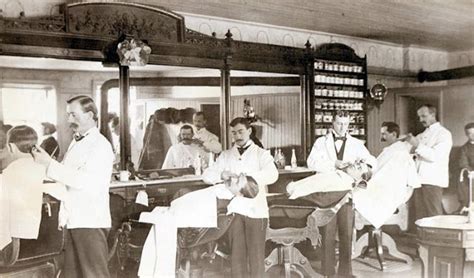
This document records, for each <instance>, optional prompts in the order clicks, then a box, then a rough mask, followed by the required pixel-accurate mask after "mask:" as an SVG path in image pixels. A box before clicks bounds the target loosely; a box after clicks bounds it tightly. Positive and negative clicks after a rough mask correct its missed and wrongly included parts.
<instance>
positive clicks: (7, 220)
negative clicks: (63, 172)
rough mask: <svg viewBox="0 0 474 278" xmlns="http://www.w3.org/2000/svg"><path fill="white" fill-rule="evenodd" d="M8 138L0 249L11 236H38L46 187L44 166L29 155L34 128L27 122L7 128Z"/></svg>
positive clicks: (0, 197) (1, 195) (0, 196)
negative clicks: (27, 124) (44, 183)
mask: <svg viewBox="0 0 474 278" xmlns="http://www.w3.org/2000/svg"><path fill="white" fill-rule="evenodd" d="M7 138H8V139H7V151H8V155H9V159H8V161H9V164H8V165H7V166H6V168H5V169H4V170H3V174H2V186H1V188H0V205H1V208H0V219H1V225H0V226H1V231H0V249H2V248H3V247H4V246H5V245H7V244H8V243H9V242H10V241H11V238H22V239H36V238H37V237H38V232H39V226H40V222H41V206H42V202H43V192H44V190H45V189H46V186H45V185H43V180H44V178H45V172H46V170H45V167H44V166H42V165H41V164H38V163H36V162H35V161H34V159H33V156H32V155H31V151H32V148H33V147H34V145H35V144H36V143H37V142H38V135H37V134H36V132H35V131H34V129H33V128H31V127H29V126H26V125H21V126H16V127H14V128H12V129H11V130H10V131H9V132H8V136H7ZM52 186H53V185H51V187H52ZM48 187H50V186H48Z"/></svg>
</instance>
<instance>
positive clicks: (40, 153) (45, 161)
mask: <svg viewBox="0 0 474 278" xmlns="http://www.w3.org/2000/svg"><path fill="white" fill-rule="evenodd" d="M31 154H32V155H33V157H34V159H35V162H36V163H39V164H41V165H43V166H45V167H48V166H49V164H50V163H51V160H53V159H52V158H51V157H50V156H49V154H48V153H47V152H46V151H45V150H44V149H43V148H41V147H40V146H38V145H35V146H34V148H33V149H32V150H31Z"/></svg>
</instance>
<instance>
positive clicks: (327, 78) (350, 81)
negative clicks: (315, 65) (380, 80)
mask: <svg viewBox="0 0 474 278" xmlns="http://www.w3.org/2000/svg"><path fill="white" fill-rule="evenodd" d="M314 82H316V83H327V84H335V85H346V86H364V84H365V81H364V76H348V75H345V74H330V73H324V74H323V73H318V72H316V73H315V74H314Z"/></svg>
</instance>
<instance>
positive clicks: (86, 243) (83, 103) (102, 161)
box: [33, 95, 114, 278]
mask: <svg viewBox="0 0 474 278" xmlns="http://www.w3.org/2000/svg"><path fill="white" fill-rule="evenodd" d="M66 110H67V115H68V122H69V126H70V127H71V129H72V130H73V131H74V139H73V140H72V142H71V144H70V145H69V148H68V150H67V152H66V154H65V155H64V160H63V161H62V163H59V162H57V161H56V160H54V159H52V158H51V157H50V156H49V155H48V153H47V152H46V151H45V150H43V149H42V148H41V147H39V146H36V149H35V150H34V151H33V156H34V158H35V161H36V162H38V163H40V164H43V165H44V166H46V175H47V176H48V177H49V178H51V179H53V180H55V181H57V182H60V183H63V184H64V185H65V186H66V189H67V196H66V198H65V199H64V201H62V203H61V209H60V212H59V225H60V226H61V227H65V228H66V246H65V253H64V269H63V271H62V276H63V277H67V278H70V277H73V278H74V277H91V278H93V277H94V278H95V277H109V271H108V246H107V236H108V233H109V230H110V227H111V217H110V207H109V184H110V177H111V175H112V165H113V161H114V153H113V151H112V146H111V144H110V142H109V141H108V140H107V139H106V138H105V137H104V136H103V135H102V134H100V132H99V130H98V129H97V119H98V117H97V107H96V105H95V103H94V101H93V100H92V98H90V97H89V96H82V95H80V96H75V97H73V98H71V99H69V100H68V101H67V106H66Z"/></svg>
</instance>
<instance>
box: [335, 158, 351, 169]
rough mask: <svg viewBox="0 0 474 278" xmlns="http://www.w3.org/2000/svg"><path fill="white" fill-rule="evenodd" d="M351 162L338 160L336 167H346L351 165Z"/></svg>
mask: <svg viewBox="0 0 474 278" xmlns="http://www.w3.org/2000/svg"><path fill="white" fill-rule="evenodd" d="M349 164H350V163H349V162H346V161H342V160H336V164H335V166H336V169H342V168H345V167H347V166H348V165H349Z"/></svg>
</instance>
